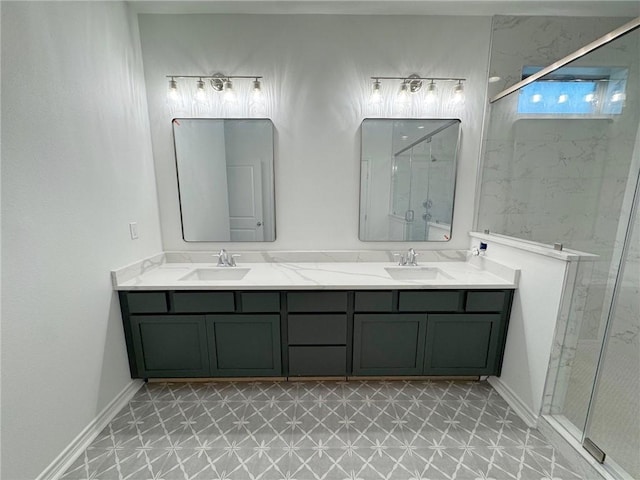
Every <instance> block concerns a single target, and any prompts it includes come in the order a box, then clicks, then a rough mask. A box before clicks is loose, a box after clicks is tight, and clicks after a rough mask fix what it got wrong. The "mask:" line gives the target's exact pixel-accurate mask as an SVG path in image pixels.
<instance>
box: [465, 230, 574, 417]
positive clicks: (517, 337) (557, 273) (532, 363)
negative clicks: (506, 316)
mask: <svg viewBox="0 0 640 480" xmlns="http://www.w3.org/2000/svg"><path fill="white" fill-rule="evenodd" d="M482 241H483V242H485V243H487V253H486V256H487V258H490V259H492V260H495V261H497V262H500V263H504V264H506V265H509V266H510V267H512V268H517V269H520V280H519V283H518V289H517V290H516V293H515V296H514V300H513V307H512V310H511V318H510V320H509V329H508V331H507V343H506V348H505V353H504V360H503V365H502V374H501V376H500V377H499V381H498V385H497V387H498V388H499V387H502V388H501V389H500V388H499V391H500V393H505V392H504V389H506V393H507V395H506V397H507V399H509V397H512V398H515V399H516V405H519V406H520V407H522V408H521V410H520V411H519V412H518V413H520V414H521V415H522V416H523V417H524V418H525V419H528V420H533V421H534V422H535V420H536V419H537V416H538V414H539V413H540V409H541V407H542V400H543V395H544V386H545V380H546V375H547V369H548V365H549V361H550V356H551V348H552V346H553V340H554V333H555V329H556V323H557V320H558V316H559V312H560V307H561V300H562V292H563V284H564V278H565V272H566V269H567V267H568V263H567V262H566V261H565V260H560V259H556V258H551V257H547V256H543V255H539V254H537V253H532V252H529V251H527V250H526V249H521V248H514V247H512V246H507V245H502V244H499V243H496V242H494V241H491V240H482ZM478 244H479V240H475V239H472V241H471V246H478Z"/></svg>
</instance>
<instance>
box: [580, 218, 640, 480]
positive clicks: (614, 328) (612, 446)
mask: <svg viewBox="0 0 640 480" xmlns="http://www.w3.org/2000/svg"><path fill="white" fill-rule="evenodd" d="M632 223H633V224H632V226H631V234H630V236H629V240H628V248H627V251H626V253H625V255H624V257H623V261H622V268H621V270H620V274H619V276H618V282H617V291H616V295H615V301H614V304H613V307H612V308H611V320H610V323H609V326H608V331H607V334H606V340H605V346H604V354H603V355H602V357H601V360H600V365H599V373H598V379H597V382H596V387H595V389H594V393H593V396H592V398H591V406H590V409H589V416H588V421H587V426H586V430H585V437H587V438H589V439H590V440H591V441H592V442H593V443H595V444H596V445H597V446H598V447H599V448H600V449H601V450H603V451H605V452H606V453H607V456H608V461H609V462H610V463H612V462H615V463H616V464H618V465H619V466H620V467H622V469H623V470H624V471H625V472H627V473H628V474H629V475H631V477H632V478H640V404H639V402H638V399H640V374H639V373H638V371H639V369H640V338H639V337H640V209H638V208H636V214H635V219H634V221H633V222H632Z"/></svg>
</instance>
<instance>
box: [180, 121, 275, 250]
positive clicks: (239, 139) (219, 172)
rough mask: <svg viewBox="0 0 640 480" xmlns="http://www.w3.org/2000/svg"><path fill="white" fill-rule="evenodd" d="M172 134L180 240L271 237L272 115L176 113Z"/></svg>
mask: <svg viewBox="0 0 640 480" xmlns="http://www.w3.org/2000/svg"><path fill="white" fill-rule="evenodd" d="M173 138H174V145H175V154H176V168H177V172H178V193H179V197H180V215H181V217H182V238H184V240H185V242H229V241H230V242H273V241H274V240H275V239H276V226H275V194H274V179H273V123H272V122H271V120H266V119H233V120H229V119H212V118H176V119H174V120H173Z"/></svg>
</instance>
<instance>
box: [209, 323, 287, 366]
mask: <svg viewBox="0 0 640 480" xmlns="http://www.w3.org/2000/svg"><path fill="white" fill-rule="evenodd" d="M207 335H208V339H209V345H210V351H211V371H212V373H213V375H214V376H216V377H236V376H238V377H239V376H256V377H258V376H279V375H281V374H282V368H281V363H282V362H281V352H280V315H207Z"/></svg>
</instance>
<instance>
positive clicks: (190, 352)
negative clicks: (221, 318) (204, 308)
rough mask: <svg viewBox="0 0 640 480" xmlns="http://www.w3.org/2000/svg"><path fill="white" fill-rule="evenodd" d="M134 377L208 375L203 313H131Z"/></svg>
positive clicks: (207, 350) (207, 351) (207, 354)
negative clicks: (135, 371)
mask: <svg viewBox="0 0 640 480" xmlns="http://www.w3.org/2000/svg"><path fill="white" fill-rule="evenodd" d="M131 334H132V339H133V343H132V345H133V350H134V356H135V365H136V366H137V375H134V376H136V377H138V376H139V377H143V378H152V377H207V376H209V349H208V345H207V336H206V323H205V317H204V316H203V315H145V316H142V315H132V316H131Z"/></svg>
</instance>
